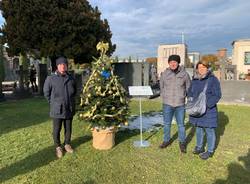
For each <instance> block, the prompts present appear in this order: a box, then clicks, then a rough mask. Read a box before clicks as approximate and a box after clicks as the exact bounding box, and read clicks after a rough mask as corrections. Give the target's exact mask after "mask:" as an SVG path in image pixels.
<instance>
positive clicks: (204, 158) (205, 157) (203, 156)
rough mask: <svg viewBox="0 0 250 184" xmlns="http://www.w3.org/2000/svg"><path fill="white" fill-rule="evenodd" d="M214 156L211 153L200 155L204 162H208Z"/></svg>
mask: <svg viewBox="0 0 250 184" xmlns="http://www.w3.org/2000/svg"><path fill="white" fill-rule="evenodd" d="M212 156H213V153H212V152H209V151H206V152H204V153H201V154H200V158H201V159H202V160H207V159H208V158H209V157H212Z"/></svg>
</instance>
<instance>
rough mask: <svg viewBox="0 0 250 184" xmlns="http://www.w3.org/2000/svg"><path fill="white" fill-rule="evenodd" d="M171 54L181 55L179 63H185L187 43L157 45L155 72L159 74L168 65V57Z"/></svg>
mask: <svg viewBox="0 0 250 184" xmlns="http://www.w3.org/2000/svg"><path fill="white" fill-rule="evenodd" d="M172 54H177V55H179V56H180V57H181V63H180V65H185V62H186V59H187V45H186V44H166V45H159V47H158V58H157V74H158V76H160V74H161V72H163V71H164V70H165V69H166V68H167V67H168V57H169V56H170V55H172Z"/></svg>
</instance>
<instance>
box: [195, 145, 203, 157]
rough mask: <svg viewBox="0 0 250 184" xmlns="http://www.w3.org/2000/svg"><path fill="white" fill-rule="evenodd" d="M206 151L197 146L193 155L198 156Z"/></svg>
mask: <svg viewBox="0 0 250 184" xmlns="http://www.w3.org/2000/svg"><path fill="white" fill-rule="evenodd" d="M203 152H204V149H200V148H198V147H197V146H195V148H194V150H193V154H195V155H198V154H200V153H203Z"/></svg>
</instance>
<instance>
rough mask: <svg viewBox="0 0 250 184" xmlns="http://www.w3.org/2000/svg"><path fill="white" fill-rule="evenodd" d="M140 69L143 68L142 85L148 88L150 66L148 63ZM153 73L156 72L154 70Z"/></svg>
mask: <svg viewBox="0 0 250 184" xmlns="http://www.w3.org/2000/svg"><path fill="white" fill-rule="evenodd" d="M142 67H143V72H142V75H143V83H142V85H143V86H148V85H149V82H150V64H149V63H143V64H142ZM155 72H156V70H155Z"/></svg>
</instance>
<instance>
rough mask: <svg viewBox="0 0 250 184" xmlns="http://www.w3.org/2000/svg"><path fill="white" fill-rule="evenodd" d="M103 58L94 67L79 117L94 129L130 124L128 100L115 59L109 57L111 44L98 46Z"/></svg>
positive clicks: (99, 44)
mask: <svg viewBox="0 0 250 184" xmlns="http://www.w3.org/2000/svg"><path fill="white" fill-rule="evenodd" d="M96 48H97V50H99V51H100V57H99V58H98V59H95V61H94V62H93V63H92V69H91V71H92V73H91V75H90V77H89V79H88V81H87V82H86V83H85V85H84V87H83V90H82V93H81V104H80V106H81V108H80V113H79V117H80V118H81V119H83V120H86V121H88V122H90V123H91V127H94V128H97V127H98V128H101V129H105V128H110V127H116V126H118V125H121V124H127V116H128V98H127V97H126V91H125V90H124V88H123V87H122V85H121V83H120V80H119V78H118V76H116V75H114V73H113V66H112V63H113V62H114V61H113V59H111V58H110V57H108V56H107V55H106V52H107V51H108V49H109V45H108V43H103V42H99V43H98V44H97V46H96Z"/></svg>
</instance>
